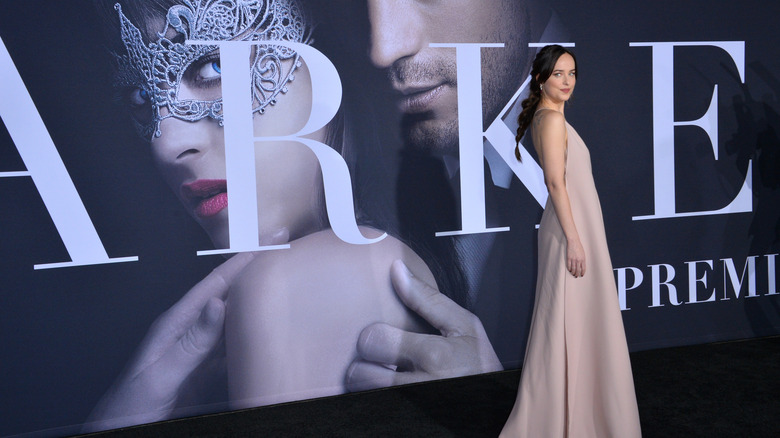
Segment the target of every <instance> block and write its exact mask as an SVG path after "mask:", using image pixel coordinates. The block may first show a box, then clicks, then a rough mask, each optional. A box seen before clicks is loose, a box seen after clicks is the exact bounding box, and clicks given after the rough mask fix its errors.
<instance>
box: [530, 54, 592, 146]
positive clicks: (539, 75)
mask: <svg viewBox="0 0 780 438" xmlns="http://www.w3.org/2000/svg"><path fill="white" fill-rule="evenodd" d="M565 53H568V54H569V55H570V56H571V57H572V59H574V68H575V70H574V77H575V78H576V77H577V69H576V68H577V57H576V56H574V53H572V52H571V51H570V50H569V49H566V48H564V47H562V46H559V45H557V44H551V45H549V46H544V47H542V50H540V51H539V53H537V54H536V58H534V64H533V66H532V67H531V85H530V88H531V93H530V94H529V95H528V98H527V99H525V100H524V101H523V103H522V104H521V105H522V106H523V111H522V112H521V113H520V115H519V116H517V125H518V126H517V135H516V136H515V142H516V144H515V157H517V160H518V161H522V160H521V159H520V140H521V139H522V138H523V135H525V131H526V130H527V129H528V126H530V125H531V120H533V118H534V113H535V112H536V107H537V106H539V102H541V100H542V89H541V86H540V85H539V84H540V83H544V82H545V81H546V80H547V79H548V78H549V77H550V75H551V74H552V72H553V70H554V69H555V63H556V62H558V58H560V57H561V56H562V55H563V54H565Z"/></svg>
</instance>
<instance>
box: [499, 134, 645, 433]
mask: <svg viewBox="0 0 780 438" xmlns="http://www.w3.org/2000/svg"><path fill="white" fill-rule="evenodd" d="M566 130H567V133H568V152H567V158H566V189H567V191H568V193H569V200H570V203H571V210H572V214H573V216H574V223H575V226H576V227H577V231H578V233H579V235H580V240H581V242H582V245H583V247H584V248H585V265H586V271H585V275H584V276H582V277H579V278H574V276H573V275H571V274H570V273H569V272H568V271H567V270H566V237H565V235H564V234H563V229H562V228H561V224H560V222H559V221H558V217H557V216H556V214H555V209H554V207H553V204H552V200H550V199H549V198H548V200H547V205H546V206H545V208H544V214H543V215H542V220H541V223H540V226H539V271H538V277H537V284H536V301H535V304H534V313H533V317H532V320H531V331H530V334H529V338H528V346H527V349H526V356H525V362H524V363H523V369H522V374H521V380H520V388H519V389H518V393H517V401H516V402H515V406H514V408H513V409H512V413H511V414H510V416H509V419H508V420H507V423H506V424H505V425H504V429H503V430H502V432H501V437H526V438H558V437H598V438H607V437H614V438H631V437H639V436H641V430H640V426H639V411H638V409H637V404H636V395H635V393H634V380H633V377H632V375H631V363H630V362H629V358H628V347H627V345H626V336H625V332H624V329H623V320H622V319H621V315H620V307H619V304H618V297H617V289H616V287H615V280H614V277H613V274H612V261H611V260H610V257H609V250H608V248H607V239H606V235H605V233H604V220H603V218H602V216H601V204H600V203H599V198H598V194H597V193H596V186H595V185H594V183H593V174H592V171H591V164H590V153H589V152H588V148H587V147H586V146H585V143H584V142H583V141H582V139H581V138H580V136H579V135H578V134H577V132H576V131H575V130H574V128H572V127H571V125H569V124H568V123H567V124H566Z"/></svg>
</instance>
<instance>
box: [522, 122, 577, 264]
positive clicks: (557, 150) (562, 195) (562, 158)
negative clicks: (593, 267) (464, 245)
mask: <svg viewBox="0 0 780 438" xmlns="http://www.w3.org/2000/svg"><path fill="white" fill-rule="evenodd" d="M534 128H535V129H536V130H537V132H538V134H537V138H538V140H539V144H540V148H539V155H540V158H541V162H542V170H543V171H544V182H545V185H547V191H548V192H549V193H550V197H551V199H552V203H553V207H555V214H556V216H557V217H558V222H560V224H561V228H563V233H564V235H566V244H567V245H566V269H568V271H569V272H571V274H572V275H574V276H575V277H581V276H583V275H585V250H584V249H583V247H582V243H581V242H580V236H579V234H578V233H577V227H576V226H575V225H574V217H573V216H572V212H571V203H570V201H569V192H568V191H567V190H566V120H565V119H564V117H563V114H561V113H559V112H557V111H552V110H550V111H543V112H540V113H539V114H538V115H537V116H536V120H535V126H534Z"/></svg>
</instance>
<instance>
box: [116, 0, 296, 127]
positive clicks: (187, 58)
mask: <svg viewBox="0 0 780 438" xmlns="http://www.w3.org/2000/svg"><path fill="white" fill-rule="evenodd" d="M114 7H115V9H116V10H117V12H118V13H119V21H120V26H121V32H122V34H121V35H122V42H123V43H124V46H125V48H126V50H127V54H125V55H116V58H117V62H118V64H119V65H118V74H117V84H116V85H117V86H118V87H121V88H123V89H128V90H132V91H131V95H130V98H129V99H130V101H131V105H132V106H133V107H134V120H135V121H136V124H137V128H138V131H139V133H140V134H141V135H142V136H143V137H144V138H147V139H152V138H153V136H154V137H159V136H160V135H162V132H161V131H160V123H161V122H162V121H163V120H165V119H167V118H169V117H175V118H177V119H181V120H186V121H190V122H195V121H198V120H201V119H204V118H206V117H210V118H212V119H214V120H217V121H218V122H219V124H220V126H221V125H222V95H221V91H220V85H219V76H220V73H221V71H220V67H219V55H218V53H217V52H216V51H217V47H216V46H208V45H187V44H184V41H185V40H201V41H226V40H240V41H258V42H262V41H270V40H281V41H291V42H302V43H309V42H310V41H309V40H310V38H309V31H310V29H309V25H308V23H307V22H306V20H305V18H304V16H303V10H302V9H301V7H300V5H299V4H298V2H297V0H181V4H180V5H176V6H173V7H171V8H170V9H168V13H167V15H166V17H165V23H164V26H163V29H162V31H161V32H159V33H158V34H157V37H158V39H157V40H156V41H152V42H150V43H148V44H147V43H145V42H144V41H143V37H142V33H141V31H140V30H139V29H138V28H137V27H136V26H134V25H133V23H131V22H130V20H129V19H128V18H127V17H126V16H125V15H124V14H123V13H122V7H121V6H120V4H119V3H117V4H116V5H115V6H114ZM253 52H254V53H253V56H252V60H251V69H252V83H251V84H247V85H248V86H249V87H250V88H251V93H252V94H251V95H252V110H253V113H260V114H263V113H264V112H265V109H266V107H267V106H268V105H274V104H275V103H276V99H277V98H278V96H279V94H280V93H286V92H287V85H288V83H289V82H291V81H292V80H293V78H294V75H293V73H294V72H295V69H296V68H298V67H300V65H301V64H300V59H299V56H298V54H297V53H296V52H294V51H293V50H290V49H288V48H286V47H280V46H272V45H267V44H257V46H256V49H255V50H254V51H253Z"/></svg>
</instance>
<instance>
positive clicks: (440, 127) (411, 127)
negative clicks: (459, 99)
mask: <svg viewBox="0 0 780 438" xmlns="http://www.w3.org/2000/svg"><path fill="white" fill-rule="evenodd" d="M402 126H403V133H404V144H405V145H406V146H407V147H412V148H415V149H417V150H420V151H425V152H428V153H432V154H442V155H444V154H449V153H456V152H457V148H458V122H457V120H438V119H425V120H421V119H420V118H419V117H415V116H409V115H408V116H406V117H404V119H403V121H402Z"/></svg>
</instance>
